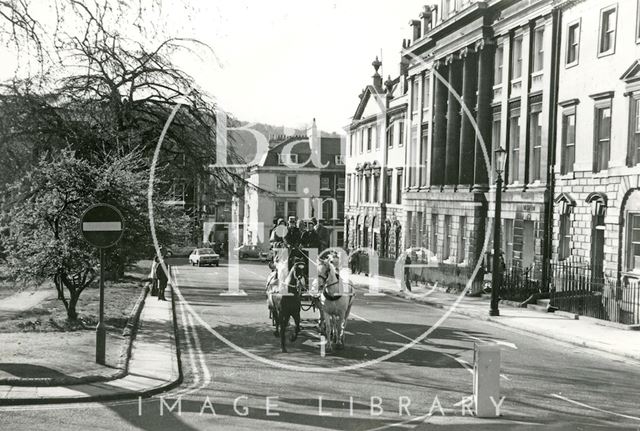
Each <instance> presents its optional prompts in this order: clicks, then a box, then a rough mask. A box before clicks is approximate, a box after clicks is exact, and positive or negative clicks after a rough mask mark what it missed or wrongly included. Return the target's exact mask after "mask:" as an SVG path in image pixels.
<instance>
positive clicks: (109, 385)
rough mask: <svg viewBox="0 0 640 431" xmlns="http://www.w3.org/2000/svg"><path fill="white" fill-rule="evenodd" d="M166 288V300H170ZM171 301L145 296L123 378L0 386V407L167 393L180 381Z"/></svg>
mask: <svg viewBox="0 0 640 431" xmlns="http://www.w3.org/2000/svg"><path fill="white" fill-rule="evenodd" d="M169 290H170V288H169V287H167V293H166V295H167V298H171V297H172V295H171V294H170V293H169ZM175 330H176V329H175V323H174V309H173V301H171V300H168V301H157V300H156V298H155V297H151V296H149V297H147V300H146V301H145V305H144V308H143V310H142V313H141V315H140V320H139V326H138V330H137V333H136V335H135V337H136V338H135V340H134V341H133V343H132V348H131V358H130V360H129V365H128V372H127V374H126V375H125V376H123V377H121V378H118V379H114V380H109V381H102V382H95V383H79V384H73V385H65V386H46V387H45V386H8V385H0V405H24V404H52V403H67V402H94V401H107V400H122V399H135V398H138V397H147V396H151V395H153V394H156V393H159V392H162V391H165V390H168V389H170V388H172V387H174V386H176V385H178V384H179V383H180V382H181V377H182V375H181V371H180V367H179V362H178V361H179V359H178V350H177V344H176V338H175Z"/></svg>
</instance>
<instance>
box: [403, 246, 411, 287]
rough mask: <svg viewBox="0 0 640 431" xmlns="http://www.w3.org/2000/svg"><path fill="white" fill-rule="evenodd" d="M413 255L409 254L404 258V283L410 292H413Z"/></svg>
mask: <svg viewBox="0 0 640 431" xmlns="http://www.w3.org/2000/svg"><path fill="white" fill-rule="evenodd" d="M409 265H411V257H409V255H408V254H407V257H405V258H404V284H405V287H406V288H407V290H408V291H409V292H411V267H410V266H409Z"/></svg>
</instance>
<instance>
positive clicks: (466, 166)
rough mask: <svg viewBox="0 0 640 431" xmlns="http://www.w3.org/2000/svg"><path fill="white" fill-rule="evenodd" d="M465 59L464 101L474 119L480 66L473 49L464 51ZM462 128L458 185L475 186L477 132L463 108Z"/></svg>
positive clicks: (461, 110) (461, 113) (461, 109)
mask: <svg viewBox="0 0 640 431" xmlns="http://www.w3.org/2000/svg"><path fill="white" fill-rule="evenodd" d="M461 56H462V58H463V69H462V100H463V102H464V105H465V107H466V110H468V111H469V112H470V114H471V116H472V117H473V118H475V115H476V114H475V108H476V90H477V89H478V64H477V60H476V55H475V53H474V51H473V49H472V48H465V49H463V50H462V53H461ZM460 116H461V123H462V124H461V127H460V162H459V166H460V172H459V175H458V184H464V185H468V186H472V185H473V181H474V178H473V177H474V157H475V140H476V131H475V129H474V127H473V124H472V122H471V120H472V118H470V117H469V114H468V113H467V112H465V109H463V107H462V106H461V108H460Z"/></svg>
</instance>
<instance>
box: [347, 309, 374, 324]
mask: <svg viewBox="0 0 640 431" xmlns="http://www.w3.org/2000/svg"><path fill="white" fill-rule="evenodd" d="M351 316H353V317H355V318H356V319H358V320H362V321H363V322H367V323H373V322H372V321H371V320H367V319H365V318H364V317H362V316H358V315H357V314H356V313H354V312H353V311H352V312H351Z"/></svg>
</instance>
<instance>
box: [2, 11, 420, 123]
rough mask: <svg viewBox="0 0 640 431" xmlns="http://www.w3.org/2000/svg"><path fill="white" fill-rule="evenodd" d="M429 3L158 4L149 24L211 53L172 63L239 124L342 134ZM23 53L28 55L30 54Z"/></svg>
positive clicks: (6, 62) (45, 15)
mask: <svg viewBox="0 0 640 431" xmlns="http://www.w3.org/2000/svg"><path fill="white" fill-rule="evenodd" d="M141 1H142V2H143V4H149V5H154V4H158V3H154V2H157V1H158V0H141ZM432 2H433V0H397V1H395V2H392V1H389V0H386V1H382V0H339V1H331V0H270V1H265V0H160V1H159V4H160V5H161V7H160V9H158V8H157V7H156V8H152V10H151V11H150V12H149V13H148V18H147V20H148V22H153V23H154V24H155V22H156V21H157V22H158V25H161V24H160V23H165V24H164V26H165V27H163V28H166V34H168V35H175V36H180V37H185V38H195V39H198V40H200V41H202V42H205V43H206V44H208V45H209V46H211V47H212V48H213V52H211V51H208V50H197V51H195V52H187V51H182V52H180V53H178V54H175V55H174V58H173V59H172V60H173V61H174V62H175V63H176V65H177V66H178V67H179V68H182V69H183V70H185V71H186V72H187V73H189V74H191V75H192V76H193V77H194V78H195V80H196V82H197V84H198V85H199V86H200V87H201V88H203V89H204V90H205V91H207V92H208V93H209V94H210V95H211V96H213V97H214V98H215V100H216V102H217V103H218V106H219V107H221V108H222V109H223V110H224V111H226V112H229V113H231V114H233V116H235V117H236V118H238V119H240V120H244V121H250V122H260V123H268V124H272V125H274V126H288V127H293V128H305V127H308V126H309V125H310V124H311V121H312V119H313V118H315V119H316V122H317V125H318V127H319V128H320V129H322V130H324V131H327V132H338V133H344V127H345V126H346V125H347V124H349V122H350V117H351V116H352V115H353V113H354V112H355V110H356V107H357V104H358V102H359V99H358V95H359V94H360V92H361V91H362V89H363V88H364V87H365V85H367V84H370V83H371V82H372V78H371V77H372V75H373V73H374V69H373V67H372V66H371V63H372V62H373V60H374V59H375V57H376V56H378V57H380V60H382V63H383V65H382V74H383V76H384V79H385V80H386V78H387V76H388V75H391V76H392V77H394V76H397V74H398V70H399V62H400V50H401V47H402V40H403V39H408V38H409V37H410V33H411V31H410V30H411V29H410V27H409V20H411V19H418V16H419V14H420V12H421V10H422V6H423V5H424V4H427V3H432ZM185 4H188V5H189V7H185ZM31 5H32V6H33V8H34V9H36V12H37V13H39V16H41V17H42V21H45V20H47V19H49V20H51V17H52V16H55V9H52V6H51V3H50V2H40V0H36V1H35V2H32V3H31ZM49 24H51V23H49ZM122 27H124V25H122ZM8 49H9V51H7V47H4V46H3V47H0V56H1V58H2V60H3V61H0V79H4V78H8V77H10V76H11V74H12V73H13V72H14V71H15V67H16V64H17V63H16V58H17V56H16V53H15V52H11V48H8ZM19 54H20V55H21V58H22V60H23V61H24V59H25V57H26V58H27V60H28V59H29V53H25V52H21V53H19Z"/></svg>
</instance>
